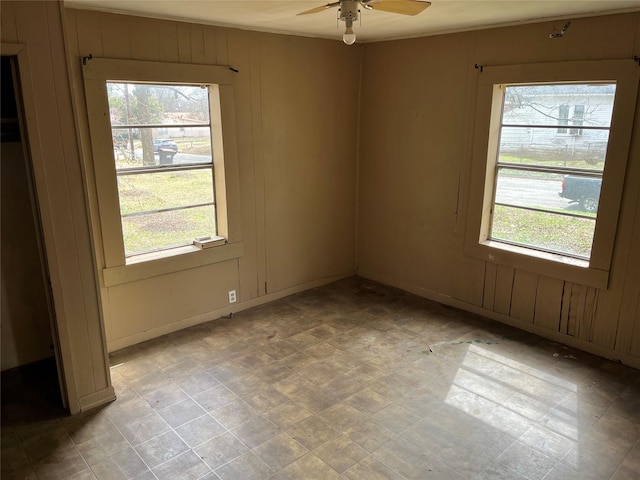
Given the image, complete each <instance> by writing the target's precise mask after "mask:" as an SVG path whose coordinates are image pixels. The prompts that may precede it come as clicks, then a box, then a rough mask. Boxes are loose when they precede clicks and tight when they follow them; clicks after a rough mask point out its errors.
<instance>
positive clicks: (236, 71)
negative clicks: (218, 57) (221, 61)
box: [229, 67, 240, 73]
mask: <svg viewBox="0 0 640 480" xmlns="http://www.w3.org/2000/svg"><path fill="white" fill-rule="evenodd" d="M229 70H231V71H232V72H233V73H238V72H240V70H238V69H237V68H233V67H229Z"/></svg>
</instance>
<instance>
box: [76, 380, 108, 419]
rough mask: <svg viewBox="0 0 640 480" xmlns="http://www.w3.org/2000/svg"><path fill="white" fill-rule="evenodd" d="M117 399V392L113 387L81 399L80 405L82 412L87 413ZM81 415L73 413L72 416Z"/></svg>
mask: <svg viewBox="0 0 640 480" xmlns="http://www.w3.org/2000/svg"><path fill="white" fill-rule="evenodd" d="M115 399H116V392H115V390H114V389H113V387H111V386H109V387H107V388H103V389H102V390H98V391H97V392H93V393H92V394H90V395H87V396H86V397H81V398H80V399H79V403H80V412H85V411H87V410H90V409H92V408H94V407H97V406H98V405H102V404H104V403H109V402H112V401H113V400H115ZM74 413H79V412H71V414H74Z"/></svg>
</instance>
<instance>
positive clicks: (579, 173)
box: [489, 83, 616, 260]
mask: <svg viewBox="0 0 640 480" xmlns="http://www.w3.org/2000/svg"><path fill="white" fill-rule="evenodd" d="M498 88H499V89H500V90H501V91H503V92H504V93H503V95H502V100H503V104H502V114H501V118H500V130H499V136H500V141H499V143H498V148H497V152H496V155H497V160H496V162H495V167H494V171H493V172H492V176H493V177H494V178H495V187H494V189H493V206H492V209H491V226H490V233H489V239H490V240H497V241H501V242H504V243H508V244H513V245H520V246H523V247H529V248H534V249H537V250H540V251H544V252H550V253H558V254H561V255H566V256H569V257H576V258H581V259H585V260H588V259H589V258H590V256H591V245H592V242H593V233H594V230H595V224H596V219H597V207H598V200H599V197H600V186H601V183H602V173H603V171H604V166H605V160H606V151H607V143H608V139H609V128H610V125H611V114H612V112H613V104H614V97H615V90H616V85H615V84H614V83H593V84H584V83H567V84H555V83H554V84H533V85H500V86H499V87H498ZM568 99H579V100H580V101H583V102H585V103H588V104H589V106H590V108H589V117H588V123H589V125H587V126H585V127H584V130H585V132H586V133H585V135H583V136H581V137H580V138H578V139H576V138H573V137H569V136H564V137H560V138H557V137H556V136H555V132H554V131H555V129H556V119H555V118H554V116H555V115H554V112H557V111H560V112H561V113H564V112H566V111H567V109H566V107H567V105H566V104H565V103H564V102H565V101H567V100H568ZM578 107H581V108H580V109H578ZM574 108H575V110H574V111H575V112H576V113H574V120H572V124H574V125H575V124H576V122H577V120H575V118H576V115H577V114H578V112H580V114H581V117H580V118H581V119H580V120H579V121H580V124H582V123H583V121H584V105H576V106H575V107H574ZM571 130H572V133H573V130H574V129H573V128H572V129H571ZM567 232H571V234H567Z"/></svg>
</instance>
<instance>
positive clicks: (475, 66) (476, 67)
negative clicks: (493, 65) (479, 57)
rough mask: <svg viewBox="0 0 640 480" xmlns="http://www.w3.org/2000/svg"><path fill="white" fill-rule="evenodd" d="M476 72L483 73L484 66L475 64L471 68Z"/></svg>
mask: <svg viewBox="0 0 640 480" xmlns="http://www.w3.org/2000/svg"><path fill="white" fill-rule="evenodd" d="M473 68H475V69H476V70H480V73H482V72H483V71H484V65H478V64H477V63H476V64H475V65H474V66H473Z"/></svg>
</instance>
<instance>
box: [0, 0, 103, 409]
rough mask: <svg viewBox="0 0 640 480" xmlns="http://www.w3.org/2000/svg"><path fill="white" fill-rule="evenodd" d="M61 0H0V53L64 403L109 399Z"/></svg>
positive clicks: (78, 405) (90, 403) (76, 406)
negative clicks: (30, 178)
mask: <svg viewBox="0 0 640 480" xmlns="http://www.w3.org/2000/svg"><path fill="white" fill-rule="evenodd" d="M61 8H62V6H61V3H59V2H48V1H47V2H20V1H19V2H11V1H3V2H2V16H1V17H0V18H1V22H2V33H1V35H2V54H3V55H15V56H16V57H17V60H18V68H19V71H20V84H21V88H22V95H23V101H24V108H25V113H26V119H25V123H26V127H27V133H28V146H29V150H30V152H29V153H30V157H31V160H32V167H33V175H34V181H35V188H36V196H37V202H38V208H39V210H40V217H41V221H42V230H43V235H44V244H45V250H46V255H47V266H48V269H49V277H50V282H51V290H52V295H53V303H54V309H55V316H56V319H57V327H58V337H59V338H58V340H59V344H60V345H59V346H60V353H61V358H60V359H59V360H61V363H62V367H63V371H64V374H65V378H64V381H63V387H64V388H66V390H67V394H68V400H69V409H70V410H71V412H72V413H75V412H78V411H80V410H83V409H86V408H90V407H92V406H94V405H96V404H99V403H102V402H105V401H108V400H111V399H113V398H115V397H114V392H113V388H112V387H111V380H110V377H109V365H108V361H107V354H106V345H105V339H104V333H103V323H102V319H101V315H100V305H99V299H98V291H97V279H96V272H95V268H94V260H93V247H92V243H91V237H90V229H89V222H88V219H87V205H86V202H85V199H86V198H85V191H84V183H85V182H84V178H83V172H82V164H81V161H80V156H79V152H78V142H77V132H76V128H75V118H74V113H73V109H72V103H71V91H70V82H69V73H68V64H67V55H66V51H65V42H64V37H63V22H62V11H61Z"/></svg>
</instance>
